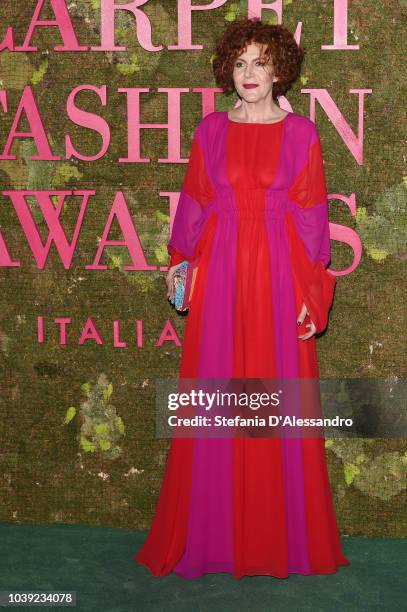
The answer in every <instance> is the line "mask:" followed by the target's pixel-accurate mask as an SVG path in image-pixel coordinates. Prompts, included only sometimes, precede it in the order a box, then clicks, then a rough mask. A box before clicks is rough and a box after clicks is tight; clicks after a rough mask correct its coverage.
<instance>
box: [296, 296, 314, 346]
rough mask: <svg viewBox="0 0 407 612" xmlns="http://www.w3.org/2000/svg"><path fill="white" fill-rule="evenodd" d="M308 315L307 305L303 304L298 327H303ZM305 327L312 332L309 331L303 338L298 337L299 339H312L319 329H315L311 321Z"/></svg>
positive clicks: (298, 318)
mask: <svg viewBox="0 0 407 612" xmlns="http://www.w3.org/2000/svg"><path fill="white" fill-rule="evenodd" d="M307 314H308V310H307V307H306V305H305V304H304V303H303V305H302V308H301V311H300V314H299V315H298V317H297V325H301V324H302V323H303V321H304V319H305V317H306V316H307ZM305 327H309V328H310V330H309V331H307V332H306V333H305V334H303V335H302V336H298V338H300V339H301V340H308V338H312V336H313V335H314V334H315V333H316V331H317V328H316V327H315V324H314V323H313V322H312V321H311V319H310V322H309V323H307V324H306V326H305Z"/></svg>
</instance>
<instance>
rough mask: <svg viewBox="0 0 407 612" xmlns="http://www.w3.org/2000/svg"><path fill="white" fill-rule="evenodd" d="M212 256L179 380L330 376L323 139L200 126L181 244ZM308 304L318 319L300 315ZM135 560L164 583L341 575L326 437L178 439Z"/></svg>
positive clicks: (206, 261)
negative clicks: (325, 351) (167, 579)
mask: <svg viewBox="0 0 407 612" xmlns="http://www.w3.org/2000/svg"><path fill="white" fill-rule="evenodd" d="M168 252H169V254H170V255H171V259H170V265H174V264H175V263H178V262H180V261H182V260H188V261H192V260H194V259H195V258H196V257H197V256H198V257H200V259H199V268H198V275H197V278H196V283H195V287H194V294H193V298H192V302H191V307H190V310H189V313H188V316H187V322H186V327H185V335H184V340H183V347H182V359H181V366H180V371H179V376H180V378H198V377H202V378H203V377H207V378H220V377H225V378H227V377H233V378H244V377H248V378H249V377H250V378H273V377H281V378H296V377H297V378H318V376H319V373H318V364H317V353H316V340H315V336H313V337H312V338H310V339H308V340H305V341H303V340H300V339H299V338H298V335H301V334H303V333H305V332H306V331H308V328H306V327H305V324H306V323H307V322H309V321H310V319H311V320H312V321H313V322H314V323H315V325H316V327H317V332H321V331H323V330H324V329H325V328H326V326H327V321H328V311H329V308H330V306H331V303H332V300H333V293H334V287H335V276H334V275H333V274H332V273H331V272H329V271H328V270H327V269H326V266H327V265H328V263H329V261H330V237H329V224H328V203H327V192H326V183H325V175H324V167H323V158H322V150H321V142H320V138H319V134H318V131H317V128H316V127H315V125H314V123H313V122H312V121H311V120H310V119H308V118H307V117H304V116H302V115H299V114H297V113H289V114H288V115H287V116H286V117H285V118H284V119H282V120H280V121H278V122H276V123H272V124H258V123H239V122H235V121H232V120H231V119H229V118H228V113H227V112H224V111H215V112H212V113H209V114H208V115H206V116H205V117H204V118H203V119H201V121H200V122H199V124H198V126H197V128H196V130H195V133H194V136H193V141H192V146H191V154H190V159H189V163H188V167H187V170H186V173H185V178H184V182H183V186H182V190H181V193H180V199H179V202H178V207H177V210H176V214H175V217H174V222H173V226H172V231H171V238H170V241H169V243H168ZM303 303H305V304H306V306H307V310H308V313H309V315H307V316H306V318H305V321H304V323H303V325H302V326H300V327H298V326H297V323H296V321H297V316H298V314H299V312H300V310H301V306H302V304H303ZM135 561H136V562H138V563H141V564H143V565H145V566H146V567H147V568H149V570H150V572H151V573H152V574H153V575H154V576H162V575H165V574H168V573H169V572H174V573H175V574H178V575H179V576H182V577H184V578H196V577H198V576H201V575H202V574H205V573H209V572H228V573H231V574H232V575H233V576H234V577H235V578H241V577H242V576H244V575H271V576H275V577H278V578H286V577H288V575H289V573H299V574H330V573H333V572H336V571H337V568H338V566H341V565H350V562H349V561H348V560H347V559H346V558H345V556H344V554H343V552H342V549H341V542H340V535H339V530H338V526H337V522H336V516H335V509H334V505H333V499H332V493H331V489H330V483H329V478H328V470H327V464H326V456H325V445H324V438H323V437H313V438H305V437H301V438H282V437H281V438H280V437H274V438H244V437H242V438H232V437H229V438H199V437H196V438H172V439H171V444H170V449H169V453H168V457H167V462H166V468H165V472H164V476H163V481H162V486H161V491H160V495H159V499H158V502H157V506H156V510H155V515H154V518H153V521H152V525H151V529H150V531H149V534H148V536H147V539H146V541H145V543H144V545H143V546H142V548H141V549H140V550H139V551H138V552H137V553H136V555H135Z"/></svg>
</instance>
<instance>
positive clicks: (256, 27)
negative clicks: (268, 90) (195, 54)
mask: <svg viewBox="0 0 407 612" xmlns="http://www.w3.org/2000/svg"><path fill="white" fill-rule="evenodd" d="M250 43H258V44H260V45H264V48H263V55H262V57H263V58H264V60H265V61H268V60H270V58H271V61H272V63H273V67H274V72H275V76H276V77H278V79H279V80H278V81H275V82H274V83H273V98H274V99H277V98H278V97H279V96H282V95H284V94H285V93H286V92H287V91H288V89H290V87H291V86H292V84H293V83H294V81H295V80H296V79H297V78H298V76H299V74H300V72H301V64H302V61H303V59H304V56H305V49H304V48H303V47H301V46H300V45H297V42H296V40H295V38H294V36H293V34H292V33H291V32H290V30H287V28H285V27H284V26H282V25H272V24H270V25H268V24H265V23H262V21H261V20H260V19H259V18H258V17H254V18H251V19H249V18H245V19H240V20H239V21H235V22H233V23H232V24H230V25H228V26H227V27H226V28H225V31H224V33H223V35H222V37H221V38H220V39H219V41H218V42H217V44H216V47H215V58H214V60H213V62H212V68H213V72H214V75H215V81H216V84H217V85H218V87H222V89H223V91H224V93H225V94H230V93H231V92H233V91H234V89H235V87H234V82H233V66H234V62H235V60H236V59H237V57H238V56H239V55H240V54H241V53H243V52H244V51H245V50H246V48H247V45H249V44H250Z"/></svg>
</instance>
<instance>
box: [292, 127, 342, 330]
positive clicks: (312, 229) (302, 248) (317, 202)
mask: <svg viewBox="0 0 407 612" xmlns="http://www.w3.org/2000/svg"><path fill="white" fill-rule="evenodd" d="M288 198H289V202H290V204H291V205H290V207H289V210H290V212H291V216H290V219H289V224H288V231H289V237H290V248H291V257H292V262H293V271H294V276H295V278H296V281H297V283H298V285H299V287H300V290H301V293H302V296H303V301H304V303H305V305H306V307H307V310H308V313H309V316H310V318H311V320H312V321H313V322H314V323H315V326H316V328H317V333H320V332H322V331H324V329H325V328H326V326H327V324H328V313H329V309H330V307H331V305H332V301H333V295H334V290H335V284H336V278H335V275H334V274H333V273H332V272H330V271H329V270H327V269H326V266H327V265H328V264H329V262H330V259H331V254H330V252H331V251H330V250H331V247H330V236H329V221H328V200H327V189H326V179H325V170H324V162H323V155H322V147H321V140H320V136H319V133H318V130H317V128H316V127H315V125H314V124H313V123H311V125H310V136H309V139H308V143H307V146H306V151H305V154H304V163H303V164H302V168H301V169H300V171H299V173H298V175H297V177H296V179H295V180H294V183H293V184H292V186H291V187H290V190H289V193H288Z"/></svg>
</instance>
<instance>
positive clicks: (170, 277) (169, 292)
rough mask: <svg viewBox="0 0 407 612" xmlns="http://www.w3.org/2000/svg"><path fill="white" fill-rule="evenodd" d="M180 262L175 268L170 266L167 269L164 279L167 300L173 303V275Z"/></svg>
mask: <svg viewBox="0 0 407 612" xmlns="http://www.w3.org/2000/svg"><path fill="white" fill-rule="evenodd" d="M181 263H182V261H181V262H180V263H178V264H175V266H171V267H170V268H169V269H168V272H167V275H166V277H165V282H166V283H167V298H168V299H169V300H170V301H171V302H173V301H174V280H173V278H174V273H175V270H176V269H177V268H178V267H179V266H180V265H181Z"/></svg>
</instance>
